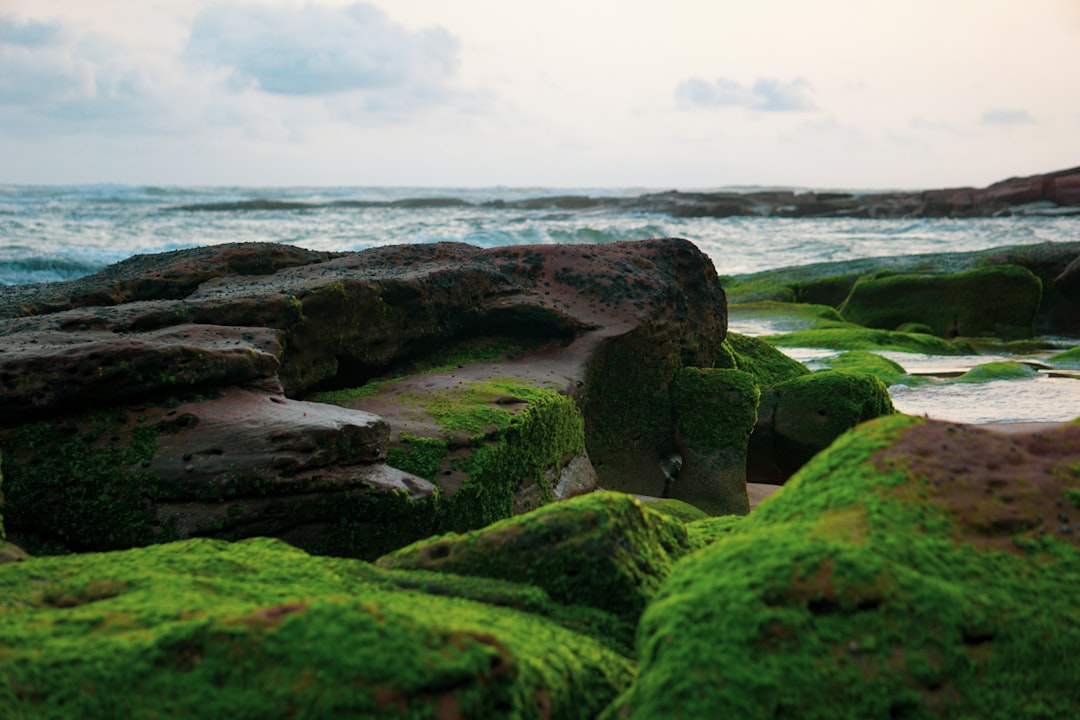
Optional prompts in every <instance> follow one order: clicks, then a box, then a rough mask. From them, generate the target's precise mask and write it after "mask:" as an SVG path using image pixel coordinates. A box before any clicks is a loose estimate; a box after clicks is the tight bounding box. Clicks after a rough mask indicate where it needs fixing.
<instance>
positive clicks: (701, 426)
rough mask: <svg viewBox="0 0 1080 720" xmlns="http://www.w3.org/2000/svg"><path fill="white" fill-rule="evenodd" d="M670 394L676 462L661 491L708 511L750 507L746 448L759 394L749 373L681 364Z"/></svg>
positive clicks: (739, 510)
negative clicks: (677, 468) (674, 472)
mask: <svg viewBox="0 0 1080 720" xmlns="http://www.w3.org/2000/svg"><path fill="white" fill-rule="evenodd" d="M671 394H672V405H673V409H674V411H675V417H676V422H677V433H676V442H675V446H676V448H677V449H678V451H679V453H680V455H681V457H682V467H681V469H680V471H679V473H678V476H677V477H675V478H674V479H673V480H672V481H670V482H669V483H668V486H667V487H666V488H665V496H666V497H673V498H676V499H679V500H685V501H686V502H688V503H690V504H692V505H695V506H696V507H699V508H701V509H702V510H704V511H706V512H708V513H709V514H711V515H726V514H730V513H737V514H746V513H748V512H750V500H749V498H748V496H747V493H746V448H747V439H748V438H749V437H750V433H751V432H753V430H754V424H755V423H756V422H757V408H758V401H759V400H760V398H761V392H760V390H759V389H758V385H757V382H756V381H755V378H754V376H753V375H750V374H749V373H745V372H742V371H741V370H722V369H710V368H705V369H702V368H683V369H682V370H680V371H679V373H678V374H677V375H676V376H675V379H674V382H673V383H672V385H671Z"/></svg>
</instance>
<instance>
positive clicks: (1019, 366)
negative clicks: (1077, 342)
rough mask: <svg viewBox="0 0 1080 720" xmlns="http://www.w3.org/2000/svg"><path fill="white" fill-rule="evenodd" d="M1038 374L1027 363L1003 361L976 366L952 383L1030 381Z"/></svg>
mask: <svg viewBox="0 0 1080 720" xmlns="http://www.w3.org/2000/svg"><path fill="white" fill-rule="evenodd" d="M1038 374H1039V373H1038V371H1037V370H1036V369H1035V368H1033V367H1031V366H1030V365H1028V364H1026V363H1021V362H1012V361H1007V360H1003V361H1000V362H989V363H983V364H981V365H976V366H975V367H973V368H971V369H970V370H968V371H967V372H966V373H964V374H963V375H961V376H959V377H956V378H953V379H952V380H951V381H950V382H954V383H985V382H991V381H993V380H1030V379H1031V378H1033V377H1035V376H1036V375H1038Z"/></svg>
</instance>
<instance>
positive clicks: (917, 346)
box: [762, 326, 974, 355]
mask: <svg viewBox="0 0 1080 720" xmlns="http://www.w3.org/2000/svg"><path fill="white" fill-rule="evenodd" d="M762 340H765V341H766V342H768V343H770V344H772V345H776V346H778V347H808V348H830V349H833V350H878V351H881V350H891V351H894V352H911V353H923V354H925V355H966V354H971V353H973V352H974V348H972V347H971V346H970V345H969V344H967V343H966V342H964V341H963V340H958V341H949V340H944V339H942V338H939V337H935V336H932V335H926V334H923V333H905V332H896V331H892V330H876V329H873V328H862V327H855V326H845V327H819V328H813V329H810V330H798V331H796V332H791V333H783V334H781V335H769V336H766V337H763V338H762Z"/></svg>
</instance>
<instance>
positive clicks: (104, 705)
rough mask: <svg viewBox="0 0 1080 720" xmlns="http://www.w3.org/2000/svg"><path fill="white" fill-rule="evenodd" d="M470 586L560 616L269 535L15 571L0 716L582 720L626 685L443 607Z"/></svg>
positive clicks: (7, 587)
mask: <svg viewBox="0 0 1080 720" xmlns="http://www.w3.org/2000/svg"><path fill="white" fill-rule="evenodd" d="M428 586H429V587H431V589H432V592H424V591H422V589H423V588H424V587H428ZM467 587H471V588H472V590H467V589H466V590H465V592H466V594H470V593H471V594H474V595H476V596H477V597H483V596H485V595H487V596H491V597H492V598H493V599H495V600H496V601H497V602H501V603H505V604H506V605H512V604H515V603H519V602H520V603H523V604H525V605H539V606H544V605H550V601H549V600H546V599H545V597H544V596H543V594H542V593H540V591H538V590H536V589H529V588H527V587H524V586H520V587H518V588H515V587H513V586H511V585H509V584H505V583H504V584H501V585H500V584H498V583H494V582H484V581H476V580H466V579H455V578H452V577H449V576H447V577H443V578H432V577H430V576H427V577H425V576H424V575H423V574H421V573H392V572H388V571H382V570H379V569H377V568H374V567H372V566H370V565H367V564H366V563H363V562H360V561H355V560H342V559H336V558H320V557H310V556H308V555H306V554H305V553H303V552H301V551H299V550H296V549H294V548H291V547H289V546H287V545H285V544H284V543H281V542H279V541H274V540H269V539H254V540H248V541H244V542H241V543H235V544H229V543H225V542H222V541H214V540H188V541H183V542H179V543H173V544H165V545H157V546H152V547H148V548H140V549H135V550H128V551H120V552H113V553H100V554H99V553H92V554H85V555H80V556H77V557H62V558H43V559H33V560H29V561H26V562H23V563H18V564H14V565H6V566H3V568H2V569H0V648H2V649H0V715H3V716H4V717H11V718H17V717H51V718H80V719H82V718H114V717H156V716H159V715H160V714H161V713H162V712H165V713H167V714H168V715H169V716H173V717H199V718H228V719H229V720H233V719H235V718H265V717H305V718H331V717H346V716H348V717H361V716H362V717H387V718H389V717H415V718H440V717H446V716H447V715H446V714H447V713H452V714H453V715H455V716H463V717H490V718H519V717H521V718H542V717H567V718H583V719H584V718H591V717H595V715H596V714H597V713H598V712H599V711H600V710H601V709H602V708H603V707H604V705H606V704H607V702H608V701H609V700H610V699H611V698H612V697H613V695H614V694H615V693H616V692H617V691H618V690H620V689H622V688H624V687H625V686H626V685H627V683H628V681H629V679H630V678H631V676H632V669H631V666H630V663H629V662H628V661H627V660H626V659H624V658H623V657H622V656H620V655H619V654H618V653H616V652H613V651H612V650H610V649H608V648H607V647H605V646H604V644H602V643H600V642H598V641H596V640H594V639H592V638H590V637H588V636H585V635H582V634H579V633H576V632H573V631H571V630H568V629H566V628H564V627H562V626H560V625H559V624H558V623H557V622H555V621H552V620H548V619H545V618H543V617H541V616H538V615H533V614H531V613H529V612H522V611H519V610H516V609H513V608H512V607H508V606H498V605H494V604H482V603H480V602H476V601H474V600H469V599H465V598H460V597H451V596H444V595H445V594H454V593H456V592H458V590H459V589H465V588H467ZM538 593H540V594H538Z"/></svg>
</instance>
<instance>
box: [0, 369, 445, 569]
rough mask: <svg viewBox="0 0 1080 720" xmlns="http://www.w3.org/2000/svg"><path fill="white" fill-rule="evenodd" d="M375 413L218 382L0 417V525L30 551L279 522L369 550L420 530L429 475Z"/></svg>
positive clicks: (351, 548) (308, 536)
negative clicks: (37, 414) (407, 466)
mask: <svg viewBox="0 0 1080 720" xmlns="http://www.w3.org/2000/svg"><path fill="white" fill-rule="evenodd" d="M388 436H389V428H388V426H387V425H386V423H385V422H383V421H382V420H381V419H380V418H378V417H377V416H375V415H371V414H369V413H360V412H355V411H348V410H344V409H342V408H337V407H334V406H332V405H322V404H318V403H310V402H303V401H298V400H292V399H289V398H286V397H285V396H284V395H282V394H281V393H280V391H278V392H273V391H270V390H267V389H242V388H228V389H225V390H223V391H220V392H214V393H209V394H207V395H190V396H188V397H186V398H183V399H181V398H172V399H169V400H166V401H161V402H148V403H140V404H137V405H133V404H121V405H116V406H114V407H113V408H111V409H109V410H100V411H87V412H82V413H73V414H71V415H69V416H67V417H64V418H56V419H43V420H39V421H36V422H31V423H27V424H25V425H21V426H19V427H16V428H13V429H10V430H7V431H0V448H2V449H3V453H4V460H5V471H6V472H5V475H6V482H5V485H4V492H5V495H6V502H5V506H4V514H5V518H6V527H7V529H8V531H9V533H10V535H11V537H12V539H13V540H14V541H16V542H17V543H19V544H20V545H22V546H23V547H25V548H26V549H27V550H28V551H30V552H32V553H34V554H48V553H58V552H59V553H62V552H71V551H76V552H82V551H91V550H111V549H120V548H126V547H134V546H141V545H147V544H150V543H156V542H168V541H171V540H176V539H180V538H186V537H198V536H212V537H219V538H224V539H229V540H235V539H240V538H244V537H251V536H256V535H266V536H275V537H280V538H283V539H286V540H288V541H289V542H292V543H294V544H296V545H297V546H300V547H304V548H306V549H308V550H310V551H313V552H321V553H329V554H336V555H352V556H363V557H368V558H372V559H373V558H374V557H377V556H378V555H380V554H382V553H384V552H386V551H387V550H390V549H392V548H394V547H400V546H401V545H405V544H407V543H409V542H412V541H413V540H415V539H417V538H419V537H423V536H425V535H427V534H429V533H430V532H431V531H432V530H433V528H434V512H435V509H436V508H435V502H436V499H437V498H436V495H437V493H436V489H435V486H434V485H433V484H431V483H429V482H427V481H426V480H424V479H422V478H420V477H416V476H413V475H410V474H408V473H406V472H403V471H401V470H398V469H396V468H393V467H390V466H389V465H387V464H385V463H384V462H382V460H383V459H384V458H385V456H386V450H387V442H388Z"/></svg>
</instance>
